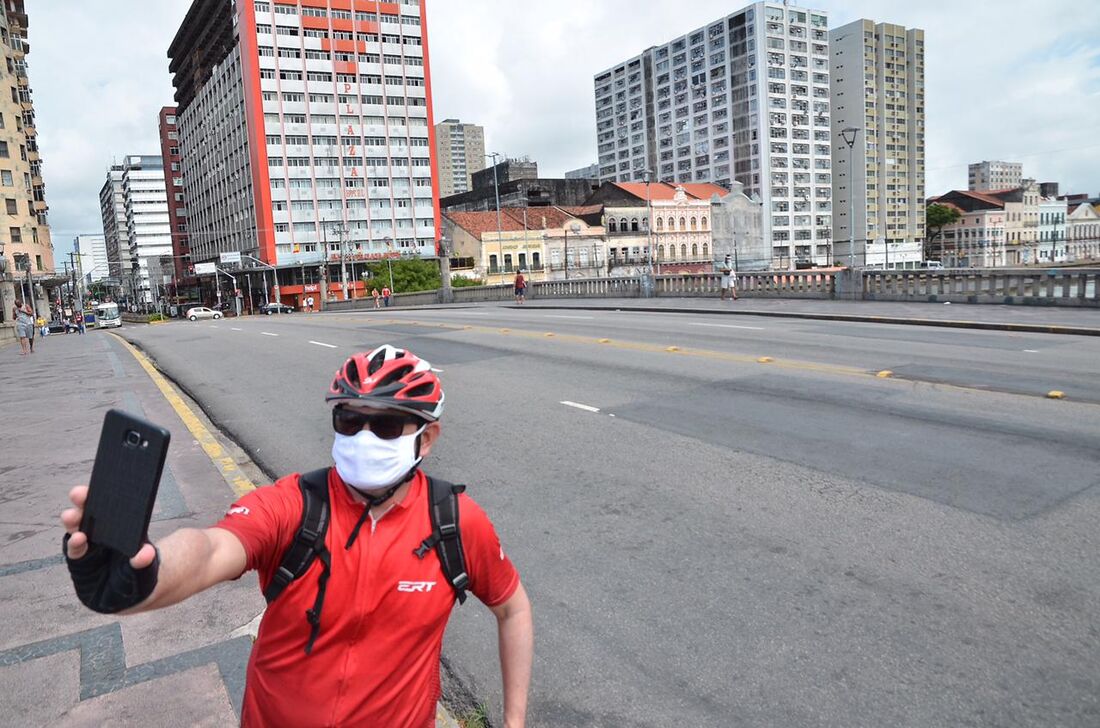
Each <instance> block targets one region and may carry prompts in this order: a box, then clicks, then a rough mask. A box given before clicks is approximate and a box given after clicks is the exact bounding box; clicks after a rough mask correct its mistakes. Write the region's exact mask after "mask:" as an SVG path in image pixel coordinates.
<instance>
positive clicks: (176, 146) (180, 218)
mask: <svg viewBox="0 0 1100 728" xmlns="http://www.w3.org/2000/svg"><path fill="white" fill-rule="evenodd" d="M157 128H158V129H159V130H160V158H161V160H162V161H163V163H164V184H165V193H166V194H167V196H168V224H169V225H170V226H171V229H172V260H173V266H172V267H173V268H174V269H175V271H176V278H183V276H184V275H185V274H186V271H187V268H188V264H189V263H188V257H189V255H190V252H191V249H190V247H189V246H188V243H187V207H186V206H185V205H184V201H183V199H184V198H183V165H182V161H181V157H180V141H179V139H180V137H179V130H178V129H177V128H176V107H175V106H165V107H163V108H162V109H161V110H160V113H159V114H157Z"/></svg>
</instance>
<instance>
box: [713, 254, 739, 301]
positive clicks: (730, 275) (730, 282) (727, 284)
mask: <svg viewBox="0 0 1100 728" xmlns="http://www.w3.org/2000/svg"><path fill="white" fill-rule="evenodd" d="M718 270H719V271H720V272H721V273H722V281H721V285H722V300H723V301H725V300H726V296H729V297H730V300H733V301H736V300H737V271H736V270H734V269H733V259H732V256H729V255H727V256H726V259H725V260H724V261H722V265H721V266H719V268H718Z"/></svg>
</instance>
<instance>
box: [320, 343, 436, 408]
mask: <svg viewBox="0 0 1100 728" xmlns="http://www.w3.org/2000/svg"><path fill="white" fill-rule="evenodd" d="M325 401H326V402H329V403H330V404H332V405H337V404H340V403H350V404H358V405H363V406H366V407H374V408H377V409H389V410H398V411H401V412H407V413H409V414H411V415H416V416H417V417H419V418H421V419H423V420H425V421H426V422H435V421H437V420H438V419H439V418H440V416H441V415H442V414H443V385H442V383H441V382H440V381H439V377H437V376H436V375H435V372H434V371H433V370H432V365H431V364H429V363H428V362H426V361H424V360H423V359H421V358H420V357H418V356H417V355H416V354H413V353H412V352H411V351H407V350H405V349H398V348H396V347H393V346H390V345H389V344H383V345H382V346H379V347H378V348H377V349H374V350H373V351H370V352H360V353H358V354H353V355H352V356H351V357H350V358H349V359H348V360H347V361H346V362H344V364H343V366H341V367H340V368H339V369H337V370H336V377H335V378H334V379H333V380H332V386H331V387H329V391H328V394H327V395H326V396H325Z"/></svg>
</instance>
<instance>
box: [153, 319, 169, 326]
mask: <svg viewBox="0 0 1100 728" xmlns="http://www.w3.org/2000/svg"><path fill="white" fill-rule="evenodd" d="M166 323H168V320H167V319H164V320H161V321H150V322H149V325H150V326H155V325H157V324H166Z"/></svg>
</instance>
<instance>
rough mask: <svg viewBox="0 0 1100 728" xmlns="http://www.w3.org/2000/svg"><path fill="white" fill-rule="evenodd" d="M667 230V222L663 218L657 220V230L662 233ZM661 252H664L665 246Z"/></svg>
mask: <svg viewBox="0 0 1100 728" xmlns="http://www.w3.org/2000/svg"><path fill="white" fill-rule="evenodd" d="M664 229H665V220H664V218H662V217H659V218H657V230H658V231H661V230H664ZM661 250H664V246H663V245H662V246H661Z"/></svg>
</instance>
